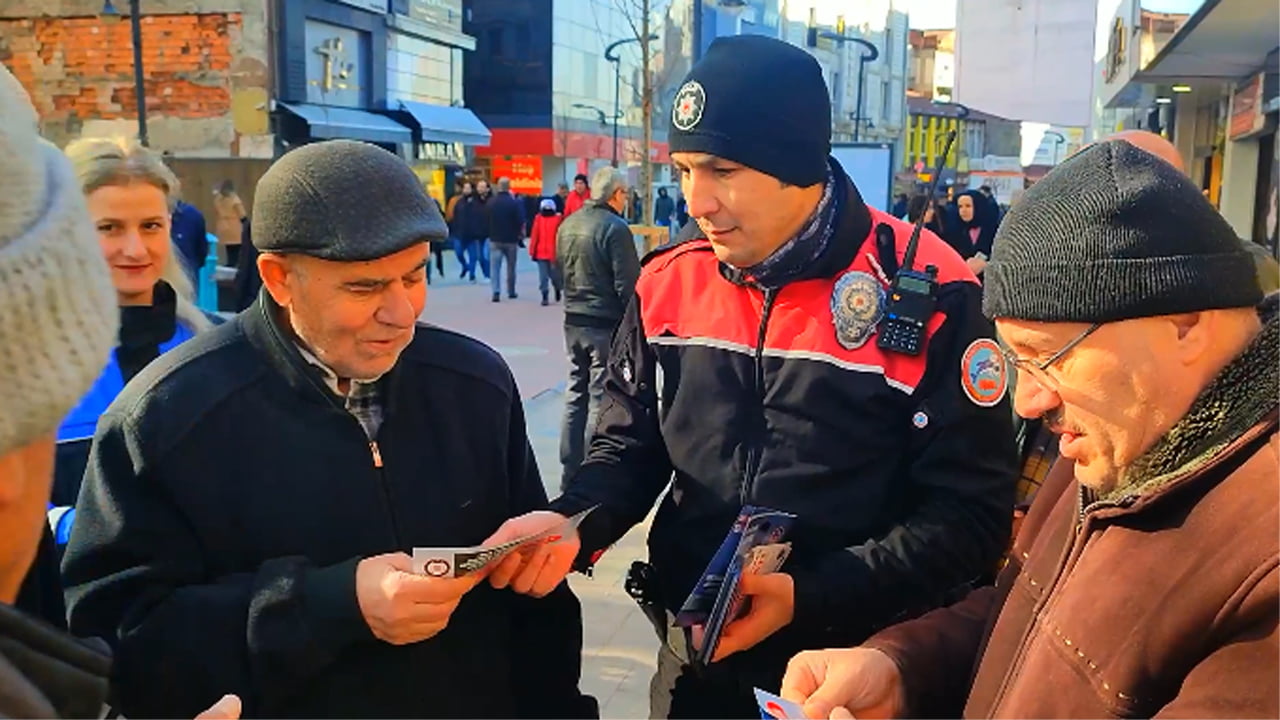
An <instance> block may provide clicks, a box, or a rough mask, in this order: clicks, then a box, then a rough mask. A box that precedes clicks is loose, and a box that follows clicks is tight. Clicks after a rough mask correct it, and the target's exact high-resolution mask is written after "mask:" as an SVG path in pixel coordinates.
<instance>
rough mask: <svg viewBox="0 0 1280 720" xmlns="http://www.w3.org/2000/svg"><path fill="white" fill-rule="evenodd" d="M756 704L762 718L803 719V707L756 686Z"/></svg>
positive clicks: (771, 719)
mask: <svg viewBox="0 0 1280 720" xmlns="http://www.w3.org/2000/svg"><path fill="white" fill-rule="evenodd" d="M755 690H756V704H757V705H759V706H760V717H761V718H762V719H763V720H803V718H804V717H805V714H804V708H802V707H800V705H798V704H797V703H793V702H791V701H790V700H783V699H782V698H781V697H778V696H777V695H774V694H773V693H771V692H765V691H764V690H761V689H760V688H756V689H755Z"/></svg>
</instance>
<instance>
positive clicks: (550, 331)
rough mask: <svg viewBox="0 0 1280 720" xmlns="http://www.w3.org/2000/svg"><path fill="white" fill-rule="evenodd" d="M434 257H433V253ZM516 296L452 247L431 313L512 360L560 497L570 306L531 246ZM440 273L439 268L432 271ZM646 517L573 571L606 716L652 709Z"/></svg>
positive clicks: (585, 687) (590, 664) (523, 255)
mask: <svg viewBox="0 0 1280 720" xmlns="http://www.w3.org/2000/svg"><path fill="white" fill-rule="evenodd" d="M433 260H434V258H433ZM518 269H519V272H518V274H517V278H516V293H517V294H518V295H519V297H518V298H517V299H515V300H509V299H507V297H506V293H505V278H504V292H503V295H502V300H501V301H500V302H497V303H495V302H492V301H491V299H490V298H491V290H490V287H489V284H488V282H487V281H485V280H484V279H483V277H481V276H479V275H478V276H477V278H476V279H477V282H476V283H475V284H472V283H470V282H469V281H466V280H459V279H458V275H459V272H460V266H459V264H458V262H457V258H456V257H455V256H454V254H453V253H452V252H447V253H446V254H445V277H444V278H441V277H440V276H439V275H436V276H435V277H433V278H432V285H431V287H430V290H429V291H428V293H427V307H426V310H425V311H424V312H423V315H422V317H423V319H424V320H426V321H427V322H430V323H433V324H436V325H440V326H442V327H446V328H450V329H453V330H458V331H459V332H463V333H466V334H468V335H470V336H472V337H475V338H477V339H479V340H481V341H483V342H485V343H486V344H488V345H489V346H490V347H492V348H494V349H495V350H497V351H498V352H499V353H501V354H502V356H503V357H504V358H505V359H506V361H507V364H508V365H510V366H511V371H512V373H513V374H514V375H515V378H516V383H517V384H518V385H519V387H520V396H521V397H522V398H523V399H524V408H525V422H526V424H527V425H528V431H529V440H530V442H531V443H532V444H533V450H534V454H535V456H536V457H537V461H538V467H539V468H540V469H541V471H542V478H543V483H544V484H545V485H546V486H547V495H548V497H555V496H556V495H558V494H559V483H560V460H559V444H560V415H561V411H562V408H563V403H564V383H565V379H566V378H567V377H568V361H567V360H566V357H565V352H564V334H563V330H562V327H563V326H562V323H563V318H564V315H563V311H562V309H561V307H560V306H559V305H558V304H552V305H550V306H548V307H542V306H541V305H540V304H539V303H540V300H541V298H540V296H539V294H538V271H537V268H536V267H535V266H534V264H533V262H532V261H531V260H530V259H529V255H528V252H527V251H525V250H523V249H522V250H521V251H520V255H519V262H518ZM433 272H434V269H433ZM646 531H647V523H646V525H644V526H641V527H637V528H636V529H634V530H632V531H631V532H630V533H628V534H627V535H626V536H625V537H624V538H623V539H622V540H620V541H619V542H618V543H617V544H616V545H615V546H614V547H613V548H612V549H610V550H609V551H608V552H607V553H605V555H604V557H603V558H601V560H600V562H599V563H598V564H597V565H596V568H595V572H594V574H593V575H592V577H584V576H581V575H572V576H570V580H569V582H570V585H571V586H572V587H573V589H574V591H575V592H576V593H577V594H578V597H579V598H580V599H581V600H582V615H583V634H584V637H583V659H582V691H583V692H585V693H589V694H591V695H594V696H595V697H596V699H597V700H598V701H599V702H600V712H601V717H604V718H646V717H648V716H649V678H650V676H651V675H652V674H653V671H654V666H655V663H654V657H655V654H656V653H657V647H658V641H657V639H656V637H655V636H654V633H653V629H652V628H651V627H650V625H649V623H648V621H647V620H646V619H645V617H644V615H643V614H642V613H641V612H640V610H639V608H637V607H636V604H635V602H634V601H633V600H632V599H631V598H630V596H628V595H627V593H626V591H625V590H624V588H623V583H624V581H625V579H626V573H627V569H628V568H629V567H630V566H631V562H632V561H633V560H637V559H642V558H644V557H645V554H646V553H645V548H644V534H645V532H646Z"/></svg>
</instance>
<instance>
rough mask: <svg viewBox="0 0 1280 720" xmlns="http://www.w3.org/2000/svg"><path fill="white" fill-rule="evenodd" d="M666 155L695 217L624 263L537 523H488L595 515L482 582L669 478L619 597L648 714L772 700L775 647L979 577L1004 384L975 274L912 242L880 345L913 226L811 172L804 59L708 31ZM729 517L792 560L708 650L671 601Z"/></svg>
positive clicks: (995, 520) (648, 496)
mask: <svg viewBox="0 0 1280 720" xmlns="http://www.w3.org/2000/svg"><path fill="white" fill-rule="evenodd" d="M670 141H671V158H672V162H673V163H674V165H675V167H676V169H677V171H678V172H679V175H680V185H681V189H682V192H683V194H684V196H685V198H687V199H688V206H689V214H690V215H691V216H693V218H694V219H695V220H696V222H693V223H690V224H689V225H688V226H687V227H686V228H685V230H684V231H682V233H681V235H680V236H679V237H678V239H677V241H676V242H675V243H673V244H671V245H670V246H668V247H665V248H663V249H660V250H658V251H656V252H654V253H653V254H651V255H650V256H649V257H648V258H646V260H645V262H644V264H643V268H642V271H641V273H640V278H639V280H638V281H637V282H636V287H635V292H634V293H632V295H631V297H630V299H629V301H628V305H627V309H626V311H625V314H624V315H623V317H622V320H621V323H620V324H619V326H618V329H617V331H616V332H615V334H614V337H613V345H612V348H611V350H610V354H609V358H608V361H607V363H606V368H605V370H604V380H603V387H604V395H603V400H602V401H601V403H600V408H601V409H600V412H599V417H598V420H597V422H596V425H595V432H594V434H593V436H592V438H591V442H590V447H589V450H588V452H587V457H586V459H585V461H584V462H583V463H582V465H581V468H580V469H579V470H578V471H577V473H576V474H575V476H574V477H573V478H570V479H569V482H568V489H567V490H566V491H565V493H564V495H562V496H561V497H560V498H558V499H557V500H555V501H554V502H553V503H552V509H553V510H554V511H555V512H554V513H535V514H530V515H526V516H524V517H521V518H515V519H513V520H512V521H511V523H509V524H508V526H507V527H506V528H505V529H504V531H505V532H507V533H514V534H520V533H521V532H523V531H528V530H533V529H537V528H538V527H539V526H540V525H542V524H548V523H549V524H554V523H556V522H559V521H560V516H561V515H564V516H568V515H573V514H575V513H577V512H579V511H580V510H582V509H585V508H590V507H594V506H597V505H598V507H597V509H595V510H594V511H593V512H592V514H591V515H590V516H588V517H587V518H586V520H585V521H584V522H583V524H582V526H581V527H580V532H579V534H578V535H579V537H578V538H577V540H579V543H572V542H570V543H563V544H561V545H557V546H554V547H551V546H546V547H544V548H541V549H539V551H538V553H540V554H542V555H543V556H544V557H539V556H538V555H537V554H534V555H532V556H531V557H530V558H529V559H528V562H527V563H521V562H520V561H521V560H522V558H515V557H513V558H511V559H509V560H507V561H504V562H505V563H506V564H504V565H503V566H502V567H500V568H498V569H497V570H495V571H494V573H493V574H492V575H491V576H490V582H491V584H496V585H499V586H503V585H505V584H507V583H508V582H510V583H511V586H512V587H514V588H515V589H516V590H518V591H521V592H533V593H535V594H537V593H540V592H544V591H545V590H546V589H547V588H550V587H554V586H555V584H556V583H558V582H559V581H560V579H561V578H562V577H563V576H564V574H565V573H566V572H567V571H568V570H569V569H570V567H571V566H575V567H577V568H578V569H580V570H585V569H586V568H588V567H589V566H590V565H591V564H592V563H593V562H595V560H596V558H597V557H599V553H600V552H602V551H603V550H604V548H607V547H608V546H609V545H610V544H612V543H613V542H614V541H616V540H617V539H618V538H619V537H621V536H622V535H623V534H624V533H626V532H627V531H628V530H629V529H630V528H631V527H632V525H634V524H635V523H637V522H639V521H641V520H642V519H643V518H644V517H645V515H647V514H648V512H649V510H650V508H651V507H652V505H653V504H654V502H655V501H656V500H657V499H658V497H659V496H660V495H663V490H664V488H666V487H667V485H668V484H670V486H671V490H670V492H668V493H666V494H665V496H664V497H663V500H662V502H661V504H660V506H659V508H658V511H657V515H656V516H655V518H654V520H653V524H652V528H651V530H650V532H649V538H648V546H649V566H650V568H649V571H648V572H638V573H637V574H636V575H635V576H634V579H635V580H636V581H637V582H636V583H633V584H632V587H633V588H638V589H641V590H642V591H641V592H640V593H639V595H640V596H641V597H642V598H643V599H644V603H643V604H644V606H645V609H646V613H647V614H648V616H649V618H650V620H651V621H653V622H654V624H655V628H657V629H659V632H660V633H661V637H662V640H663V646H662V648H661V649H660V651H659V656H658V672H657V674H656V676H655V678H654V681H653V684H652V685H651V694H650V713H651V715H652V716H653V717H678V718H712V717H721V718H742V717H750V716H753V715H756V714H757V713H758V712H759V711H758V709H757V706H756V700H755V697H754V695H753V688H755V687H759V688H765V689H770V688H772V689H776V688H777V687H778V683H779V682H780V681H781V679H782V674H783V670H784V669H785V667H786V663H787V661H788V660H789V659H790V658H791V657H792V656H793V655H794V654H795V653H796V652H798V651H800V650H802V649H807V648H820V647H829V646H830V645H832V644H837V643H844V644H853V643H856V642H858V641H860V640H862V639H864V638H866V637H867V636H868V635H870V634H871V632H873V631H874V630H876V629H878V628H881V627H884V626H885V625H887V624H889V623H890V622H892V621H894V620H896V619H899V618H901V617H903V616H904V615H913V614H920V613H921V612H924V611H926V610H929V609H932V608H934V607H937V606H939V605H942V604H945V603H947V602H949V601H950V600H953V599H955V598H956V597H960V596H962V595H963V594H964V592H966V591H967V590H968V588H969V587H971V585H972V584H980V583H982V582H984V581H986V580H987V579H989V577H990V576H991V575H993V574H994V571H995V568H996V566H997V563H998V561H999V557H1000V555H1001V553H1002V552H1003V551H1004V549H1005V547H1006V546H1007V543H1008V537H1009V527H1010V524H1011V521H1012V514H1013V513H1012V509H1013V488H1014V477H1013V471H1014V454H1013V442H1012V440H1013V437H1012V430H1011V417H1012V413H1011V412H1010V411H1009V407H1008V400H1007V397H1006V388H1007V385H1008V383H1007V380H1008V376H1007V374H1006V371H1005V364H1004V362H1003V359H1002V357H1001V355H1000V352H999V347H998V346H997V345H996V343H995V340H994V329H993V328H992V327H991V324H990V322H988V321H987V320H986V319H984V318H983V317H982V313H981V288H980V286H979V285H978V283H977V280H976V278H975V277H974V275H973V273H972V272H971V271H970V270H969V268H968V267H967V266H966V265H965V264H964V261H963V260H962V259H961V258H960V256H959V255H957V254H956V253H955V251H953V250H952V249H951V248H950V247H949V246H948V245H947V244H946V243H944V242H943V241H942V240H940V239H939V238H938V237H937V236H935V235H934V234H933V233H931V232H928V231H926V232H924V233H923V234H922V235H921V237H920V241H919V246H918V254H917V255H916V259H915V262H914V265H913V268H914V269H915V270H916V271H924V270H925V269H926V268H927V267H932V268H933V271H934V272H935V273H936V275H934V277H933V281H934V282H924V281H921V284H924V285H927V286H928V287H929V290H930V291H931V292H933V293H934V295H933V296H932V301H933V302H936V304H934V305H931V306H930V308H929V309H928V310H927V311H923V312H922V313H921V314H922V315H923V317H922V318H921V319H920V322H921V325H920V327H919V331H920V334H919V335H916V336H913V337H915V338H916V340H917V341H918V344H916V346H915V347H914V348H908V347H906V346H904V345H902V344H894V345H893V346H892V347H891V348H886V347H883V346H882V341H885V342H888V341H889V339H890V338H889V337H888V335H894V336H895V337H896V334H895V333H888V334H887V333H886V332H885V329H884V328H885V327H886V325H885V322H884V320H885V315H886V312H887V303H888V301H889V298H890V296H891V294H890V292H889V290H888V288H889V284H890V279H891V278H892V277H893V276H894V274H895V271H896V269H897V266H898V264H899V262H901V261H903V255H904V253H905V250H906V247H907V244H908V239H909V238H910V236H911V234H912V227H911V226H910V225H907V224H906V223H903V222H901V221H899V220H897V219H896V218H893V217H891V216H890V215H888V214H887V213H885V212H882V211H880V210H878V209H875V208H872V207H870V206H868V205H867V204H866V202H864V201H863V199H862V197H861V195H860V194H859V193H858V188H857V187H856V186H855V185H854V183H853V182H852V181H851V180H850V179H849V177H848V175H847V174H846V173H845V171H844V169H843V168H842V167H840V164H839V162H837V161H836V160H834V159H833V158H832V157H831V154H830V151H831V103H830V100H829V95H828V92H827V87H826V84H825V82H824V81H823V77H822V70H821V68H820V67H819V66H818V63H817V61H815V60H814V59H813V57H812V56H811V55H809V54H808V53H806V52H805V51H804V50H802V49H799V48H796V47H794V46H791V45H788V44H786V43H784V42H781V41H779V40H775V39H773V38H766V37H761V36H754V35H744V36H738V37H732V38H720V39H718V40H716V41H715V42H714V43H713V44H712V45H711V47H710V48H709V49H708V51H707V53H706V55H705V56H704V57H703V58H702V60H700V61H699V62H698V64H697V65H696V66H695V67H694V68H693V69H692V70H691V71H690V73H689V76H688V77H687V78H686V79H685V83H684V85H683V86H682V87H681V89H680V90H679V92H677V94H676V98H675V103H674V108H673V111H672V116H671V132H670ZM575 217H576V216H575ZM571 221H572V218H570V220H569V221H566V222H571ZM894 342H895V343H896V342H897V341H894ZM659 377H661V382H660V383H659V381H658V378H659ZM744 506H751V507H763V508H768V509H771V510H777V511H781V512H785V513H790V514H792V515H794V516H795V521H794V525H793V527H792V530H791V531H790V534H789V535H788V539H789V540H790V541H791V542H792V551H791V554H790V556H789V557H788V558H787V560H786V564H785V566H783V567H782V568H781V570H780V571H779V572H767V573H760V574H747V575H744V576H743V580H742V583H741V585H740V586H739V588H740V589H741V590H742V593H743V594H744V596H745V597H746V598H747V600H748V603H749V609H748V610H747V612H746V613H745V614H743V615H742V616H741V617H739V618H737V619H733V620H732V622H728V623H727V626H726V628H725V630H724V632H723V634H722V635H721V637H720V642H719V643H718V644H714V650H712V649H711V648H712V644H711V643H706V644H704V643H703V639H702V638H703V637H704V636H703V635H702V633H703V630H702V627H706V626H708V625H710V626H712V627H714V623H711V622H708V623H702V622H698V621H697V620H696V619H689V620H688V621H686V618H691V616H694V617H696V615H697V612H696V611H691V612H689V613H681V610H682V608H683V607H684V604H685V600H686V598H689V597H690V594H691V592H692V591H693V590H694V588H695V587H698V586H699V585H700V577H702V575H703V571H704V570H705V569H706V568H707V567H708V565H709V562H710V561H711V560H712V557H713V556H714V555H716V553H717V548H719V547H720V545H721V543H722V542H723V541H724V539H725V537H726V535H728V533H729V532H730V530H731V528H733V527H734V525H735V521H736V520H737V518H738V517H739V515H740V514H741V513H742V512H743V508H744ZM557 513H559V515H557ZM575 550H576V551H578V552H577V556H576V557H575ZM710 574H711V575H719V574H720V573H717V572H711V573H710ZM711 582H714V580H712V581H711ZM677 616H679V622H681V623H682V625H681V626H680V627H672V624H673V622H672V621H673V619H675V618H677ZM700 626H701V627H700ZM712 636H714V630H713V631H712ZM704 648H705V649H704Z"/></svg>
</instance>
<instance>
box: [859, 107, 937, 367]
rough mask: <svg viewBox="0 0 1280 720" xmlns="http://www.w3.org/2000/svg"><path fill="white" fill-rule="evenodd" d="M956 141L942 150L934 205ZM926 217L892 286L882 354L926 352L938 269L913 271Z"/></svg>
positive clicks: (881, 341)
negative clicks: (926, 336)
mask: <svg viewBox="0 0 1280 720" xmlns="http://www.w3.org/2000/svg"><path fill="white" fill-rule="evenodd" d="M955 139H956V131H955V130H952V131H951V132H949V133H947V142H946V145H945V146H943V148H942V155H941V156H940V157H939V158H938V167H937V168H936V170H935V171H934V173H933V181H932V182H931V183H930V185H929V202H931V203H932V202H933V196H934V193H935V192H937V190H938V179H939V178H940V177H941V175H942V168H943V167H944V166H945V165H946V163H947V154H948V153H950V152H951V143H952V142H954V141H955ZM926 214H927V213H926V212H924V211H921V213H920V217H919V218H916V226H915V228H914V229H913V230H912V231H911V239H910V240H909V241H908V242H907V250H906V253H905V254H904V255H903V257H902V266H901V267H900V268H899V269H898V272H897V273H895V274H894V276H893V281H892V282H891V283H890V284H889V293H888V295H889V297H888V303H887V305H886V307H885V311H884V317H883V318H882V319H881V320H880V327H879V333H878V336H879V337H877V338H876V347H878V348H880V349H881V350H888V351H889V352H896V353H902V354H904V355H919V354H920V353H921V351H923V350H924V332H925V326H926V324H927V323H928V322H929V318H931V317H933V310H934V307H935V306H936V305H937V302H938V268H937V266H935V265H926V266H925V268H924V271H923V272H922V271H920V270H916V269H915V268H914V267H913V265H914V264H915V259H916V248H917V246H919V244H920V232H921V230H922V229H923V228H924V218H925V215H926Z"/></svg>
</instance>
